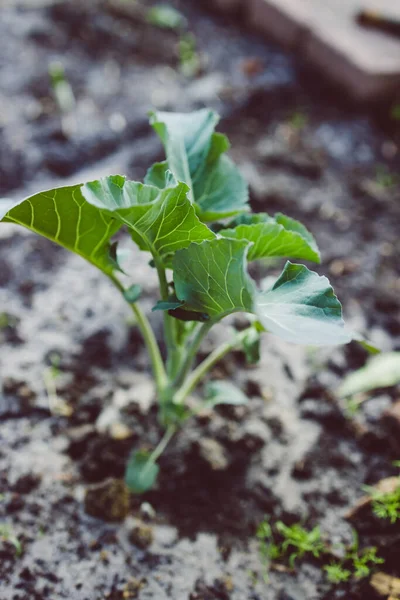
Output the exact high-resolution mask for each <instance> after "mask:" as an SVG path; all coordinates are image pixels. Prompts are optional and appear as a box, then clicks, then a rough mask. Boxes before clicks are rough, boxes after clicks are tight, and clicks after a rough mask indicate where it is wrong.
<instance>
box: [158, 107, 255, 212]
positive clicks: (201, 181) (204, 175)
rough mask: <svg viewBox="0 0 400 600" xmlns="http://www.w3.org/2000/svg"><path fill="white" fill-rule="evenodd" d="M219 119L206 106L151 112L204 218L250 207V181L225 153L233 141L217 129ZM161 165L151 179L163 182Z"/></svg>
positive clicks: (169, 161)
mask: <svg viewBox="0 0 400 600" xmlns="http://www.w3.org/2000/svg"><path fill="white" fill-rule="evenodd" d="M217 122H218V116H217V115H216V113H214V112H213V111H211V110H206V109H202V110H199V111H196V112H193V113H188V114H175V113H174V114H172V113H166V112H158V113H153V114H152V116H151V124H152V125H153V127H154V129H155V130H156V131H157V133H158V134H159V136H160V138H161V140H162V142H163V144H164V147H165V150H166V155H167V164H168V168H169V169H170V170H171V171H172V173H173V174H174V176H175V178H176V179H177V180H178V181H183V182H185V183H186V184H187V185H188V186H189V188H190V190H191V191H190V194H189V198H190V199H191V200H192V201H193V202H194V203H195V204H196V206H197V210H198V214H199V215H200V218H201V219H202V220H204V221H211V220H215V219H220V218H224V217H228V216H231V215H235V214H238V213H240V212H244V211H246V210H248V205H247V203H248V189H247V185H246V183H245V181H244V179H243V177H242V176H241V174H240V172H239V171H238V169H237V167H236V166H235V165H234V163H233V162H232V161H231V160H230V158H228V157H227V156H225V155H224V153H225V152H226V151H227V150H228V149H229V142H228V140H227V138H226V136H224V135H221V134H218V133H214V129H215V126H216V124H217ZM161 165H162V163H159V165H157V166H155V167H154V169H152V170H151V171H150V172H149V174H148V175H147V181H148V182H151V183H152V184H155V185H159V184H160V182H162V180H163V177H162V167H161ZM164 168H166V167H164Z"/></svg>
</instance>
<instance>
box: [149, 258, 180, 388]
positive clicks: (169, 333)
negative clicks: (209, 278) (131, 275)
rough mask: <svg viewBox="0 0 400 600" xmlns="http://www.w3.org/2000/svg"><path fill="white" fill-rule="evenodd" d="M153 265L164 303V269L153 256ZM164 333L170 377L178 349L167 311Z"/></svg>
mask: <svg viewBox="0 0 400 600" xmlns="http://www.w3.org/2000/svg"><path fill="white" fill-rule="evenodd" d="M153 259H154V264H155V267H156V269H157V275H158V280H159V282H160V292H161V298H162V300H164V301H167V300H168V296H169V290H168V282H167V277H166V275H165V268H164V266H163V264H162V263H161V262H160V260H159V259H158V258H157V257H155V256H154V255H153ZM164 332H165V343H166V345H167V354H168V357H167V373H168V374H169V376H171V373H172V372H173V371H174V370H176V365H177V363H178V361H179V358H178V353H179V349H178V348H177V346H176V336H175V323H174V322H173V318H172V317H171V316H170V315H169V314H168V311H164Z"/></svg>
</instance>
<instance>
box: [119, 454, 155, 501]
mask: <svg viewBox="0 0 400 600" xmlns="http://www.w3.org/2000/svg"><path fill="white" fill-rule="evenodd" d="M150 456H151V455H150V454H149V453H148V452H146V451H145V450H139V451H137V452H133V453H132V454H131V456H130V457H129V460H128V463H127V465H126V470H125V483H126V485H127V486H128V488H129V489H130V490H131V492H134V493H135V494H143V493H144V492H147V491H148V490H150V489H151V488H152V487H153V485H154V484H155V482H156V479H157V476H158V473H159V470H160V468H159V466H158V465H157V464H156V463H155V462H153V461H152V460H151V459H150Z"/></svg>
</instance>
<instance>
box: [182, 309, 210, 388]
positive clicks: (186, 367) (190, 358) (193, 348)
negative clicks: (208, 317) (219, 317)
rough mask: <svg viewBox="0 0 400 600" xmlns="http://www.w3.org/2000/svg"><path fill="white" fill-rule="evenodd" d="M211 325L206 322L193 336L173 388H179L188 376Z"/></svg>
mask: <svg viewBox="0 0 400 600" xmlns="http://www.w3.org/2000/svg"><path fill="white" fill-rule="evenodd" d="M213 325H214V321H207V322H206V323H203V325H201V327H200V328H199V329H198V330H197V332H196V333H195V336H194V338H193V340H192V342H191V344H190V346H189V348H188V349H187V354H186V359H185V361H184V363H183V365H182V367H181V369H180V371H179V373H178V374H177V376H176V378H175V380H174V383H173V386H174V387H175V388H179V387H180V386H181V385H182V383H183V382H184V381H185V379H186V377H187V376H188V375H189V373H190V371H191V369H192V367H193V363H194V361H195V359H196V355H197V352H198V351H199V349H200V346H201V343H202V341H203V339H204V338H205V337H206V335H207V333H208V332H209V331H210V329H211V327H212V326H213Z"/></svg>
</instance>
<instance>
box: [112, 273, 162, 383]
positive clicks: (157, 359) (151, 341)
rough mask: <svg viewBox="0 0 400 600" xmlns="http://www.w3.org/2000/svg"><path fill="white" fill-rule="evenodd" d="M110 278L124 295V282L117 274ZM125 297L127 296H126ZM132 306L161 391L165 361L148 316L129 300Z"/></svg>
mask: <svg viewBox="0 0 400 600" xmlns="http://www.w3.org/2000/svg"><path fill="white" fill-rule="evenodd" d="M108 276H109V278H110V280H111V281H112V282H113V284H114V285H115V287H116V288H117V289H118V290H119V291H120V292H121V294H122V295H123V296H124V294H125V288H124V286H123V285H122V283H121V282H120V281H119V280H118V279H117V277H115V275H108ZM124 298H125V296H124ZM128 304H129V306H130V307H131V309H132V311H133V313H134V315H135V317H136V322H137V325H138V327H139V330H140V333H141V334H142V336H143V340H144V343H145V345H146V348H147V351H148V353H149V356H150V360H151V364H152V368H153V373H154V378H155V380H156V385H157V391H158V393H160V392H161V391H162V390H163V389H164V388H165V387H166V385H167V374H166V372H165V368H164V363H163V360H162V357H161V353H160V348H159V346H158V343H157V340H156V338H155V335H154V333H153V330H152V328H151V325H150V323H149V320H148V318H147V317H146V315H145V314H144V312H143V311H142V309H141V308H140V306H139V305H138V304H137V303H136V302H134V303H131V302H128Z"/></svg>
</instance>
